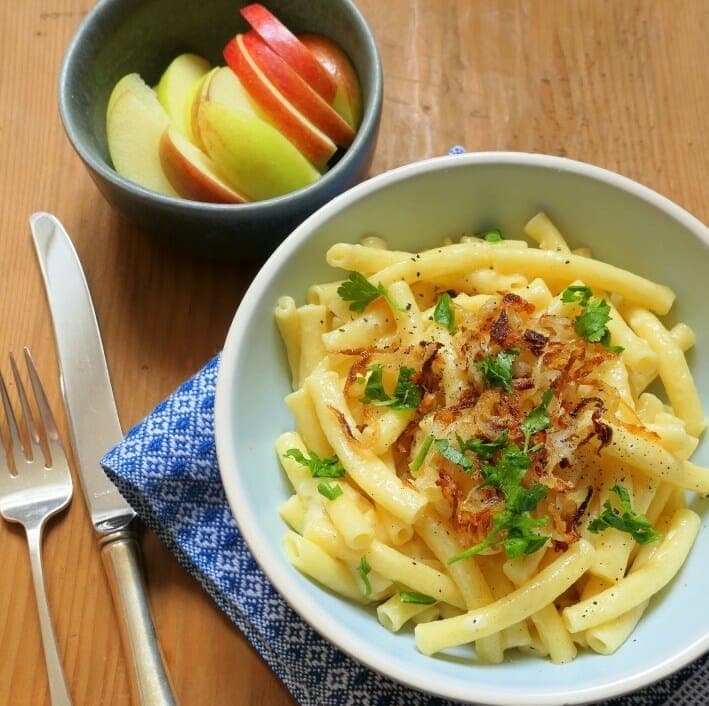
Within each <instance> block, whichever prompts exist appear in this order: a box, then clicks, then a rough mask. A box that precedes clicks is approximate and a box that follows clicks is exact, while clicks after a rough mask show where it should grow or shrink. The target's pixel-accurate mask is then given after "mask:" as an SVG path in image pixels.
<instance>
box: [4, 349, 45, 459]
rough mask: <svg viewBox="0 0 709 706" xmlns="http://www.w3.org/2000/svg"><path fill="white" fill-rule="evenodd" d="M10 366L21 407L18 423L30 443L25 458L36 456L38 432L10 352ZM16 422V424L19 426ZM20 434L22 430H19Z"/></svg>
mask: <svg viewBox="0 0 709 706" xmlns="http://www.w3.org/2000/svg"><path fill="white" fill-rule="evenodd" d="M10 368H11V369H12V377H13V378H14V379H15V387H16V388H17V396H18V397H19V398H20V407H21V409H22V420H21V422H20V424H21V425H22V426H24V429H25V432H26V433H27V441H28V443H29V445H30V447H29V449H27V448H26V449H25V455H26V456H27V458H32V459H34V458H37V452H38V451H39V449H40V440H39V432H38V431H37V425H36V424H35V422H34V415H33V414H32V410H31V409H30V403H29V401H28V399H27V394H26V393H25V385H24V383H23V382H22V378H21V377H20V371H19V370H18V369H17V363H16V362H15V356H14V355H12V353H10ZM20 424H18V426H20ZM20 434H22V432H20ZM28 451H29V453H27V452H28Z"/></svg>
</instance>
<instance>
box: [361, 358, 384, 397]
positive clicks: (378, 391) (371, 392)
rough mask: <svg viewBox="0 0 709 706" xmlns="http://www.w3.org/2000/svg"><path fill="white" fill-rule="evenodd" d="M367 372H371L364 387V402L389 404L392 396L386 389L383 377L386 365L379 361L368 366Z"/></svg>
mask: <svg viewBox="0 0 709 706" xmlns="http://www.w3.org/2000/svg"><path fill="white" fill-rule="evenodd" d="M367 372H368V373H369V377H368V378H367V384H366V385H365V387H364V397H363V398H362V402H364V404H377V403H381V404H388V402H389V401H390V399H391V398H390V397H389V395H388V394H387V391H386V390H385V389H384V381H383V379H382V375H383V373H384V366H383V365H381V364H378V363H377V364H375V365H370V366H369V367H368V368H367Z"/></svg>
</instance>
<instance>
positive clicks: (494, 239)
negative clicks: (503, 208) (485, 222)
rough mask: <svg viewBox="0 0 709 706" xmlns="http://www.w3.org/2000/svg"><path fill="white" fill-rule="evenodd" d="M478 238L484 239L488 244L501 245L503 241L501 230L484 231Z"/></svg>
mask: <svg viewBox="0 0 709 706" xmlns="http://www.w3.org/2000/svg"><path fill="white" fill-rule="evenodd" d="M478 238H482V239H483V240H485V241H486V242H488V243H499V242H500V241H501V240H502V239H503V238H502V233H501V231H500V229H499V228H492V229H491V230H484V231H483V232H482V233H478Z"/></svg>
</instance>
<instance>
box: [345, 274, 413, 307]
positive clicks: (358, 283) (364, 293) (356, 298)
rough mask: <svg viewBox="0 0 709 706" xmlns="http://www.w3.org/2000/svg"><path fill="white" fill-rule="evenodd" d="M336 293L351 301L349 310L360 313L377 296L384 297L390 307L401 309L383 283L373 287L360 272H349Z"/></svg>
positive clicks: (377, 297)
mask: <svg viewBox="0 0 709 706" xmlns="http://www.w3.org/2000/svg"><path fill="white" fill-rule="evenodd" d="M337 293H338V294H339V295H340V298H341V299H343V300H344V301H346V302H352V303H351V304H350V311H356V312H358V313H360V314H361V313H362V312H364V310H365V309H366V308H367V307H368V306H369V305H370V304H371V303H372V302H373V301H374V300H375V299H379V297H384V298H385V299H386V300H387V301H388V302H389V305H390V306H391V308H392V309H397V310H398V311H401V310H402V309H401V307H400V306H399V305H398V304H397V303H396V302H395V301H394V300H393V299H392V298H391V296H390V295H389V292H388V290H387V288H386V287H385V286H384V285H383V284H381V283H379V284H378V285H377V286H376V287H375V286H374V285H373V284H372V283H371V282H370V281H369V280H368V279H367V278H366V277H365V276H364V275H363V274H362V273H361V272H350V276H349V277H348V278H347V279H346V280H345V281H344V282H343V283H342V284H341V285H340V286H339V287H338V288H337Z"/></svg>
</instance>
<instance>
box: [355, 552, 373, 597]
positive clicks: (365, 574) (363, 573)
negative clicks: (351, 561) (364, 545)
mask: <svg viewBox="0 0 709 706" xmlns="http://www.w3.org/2000/svg"><path fill="white" fill-rule="evenodd" d="M371 570H372V567H371V566H370V565H369V562H368V561H367V557H366V556H363V557H362V558H361V559H360V560H359V566H358V567H357V573H358V574H359V577H360V578H361V579H362V583H364V595H365V596H367V597H369V596H371V595H372V584H371V583H369V572H370V571H371Z"/></svg>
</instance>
